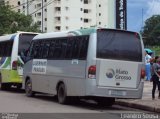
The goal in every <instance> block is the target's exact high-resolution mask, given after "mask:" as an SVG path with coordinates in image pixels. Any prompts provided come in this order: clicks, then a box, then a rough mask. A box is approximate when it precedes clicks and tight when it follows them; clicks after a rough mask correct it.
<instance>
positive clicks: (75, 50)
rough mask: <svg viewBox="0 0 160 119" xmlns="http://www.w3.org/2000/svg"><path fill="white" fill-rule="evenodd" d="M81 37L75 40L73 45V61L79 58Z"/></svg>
mask: <svg viewBox="0 0 160 119" xmlns="http://www.w3.org/2000/svg"><path fill="white" fill-rule="evenodd" d="M79 46H80V37H74V38H73V45H72V59H78V58H79V51H80V49H79V48H80V47H79Z"/></svg>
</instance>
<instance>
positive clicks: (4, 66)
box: [0, 32, 37, 90]
mask: <svg viewBox="0 0 160 119" xmlns="http://www.w3.org/2000/svg"><path fill="white" fill-rule="evenodd" d="M35 35H37V33H29V32H17V33H15V34H10V35H5V36H0V87H1V89H2V90H4V89H7V88H10V87H11V86H16V87H17V88H21V86H22V75H23V65H24V61H23V53H25V52H26V50H27V49H28V48H29V46H30V42H31V40H32V39H33V37H34V36H35Z"/></svg>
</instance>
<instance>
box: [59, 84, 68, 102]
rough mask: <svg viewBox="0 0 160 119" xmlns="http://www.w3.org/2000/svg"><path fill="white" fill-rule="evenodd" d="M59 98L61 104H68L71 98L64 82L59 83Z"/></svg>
mask: <svg viewBox="0 0 160 119" xmlns="http://www.w3.org/2000/svg"><path fill="white" fill-rule="evenodd" d="M56 89H57V98H58V102H59V103H60V104H67V103H68V101H69V97H68V96H67V89H66V85H65V83H64V82H63V81H60V82H58V83H57V87H56Z"/></svg>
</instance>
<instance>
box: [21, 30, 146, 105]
mask: <svg viewBox="0 0 160 119" xmlns="http://www.w3.org/2000/svg"><path fill="white" fill-rule="evenodd" d="M28 57H29V60H28V61H27V62H26V64H25V65H24V75H23V79H24V80H23V85H24V87H25V91H26V95H27V96H34V94H35V93H37V92H41V93H48V94H54V95H57V97H58V102H59V103H62V104H65V103H67V102H68V101H70V99H73V98H74V97H81V98H86V99H93V100H95V101H97V102H98V104H102V105H107V106H111V105H113V104H114V102H115V98H126V99H131V98H134V99H136V98H141V97H142V92H143V81H142V80H141V79H142V77H141V70H143V68H144V47H143V42H142V38H141V36H140V35H139V34H138V33H135V32H130V31H123V30H115V29H103V28H100V29H97V28H91V29H81V30H75V31H69V32H67V31H66V32H54V33H45V34H40V35H37V36H36V37H34V39H33V41H32V43H31V47H30V49H29V53H28Z"/></svg>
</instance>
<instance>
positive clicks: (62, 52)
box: [60, 38, 67, 59]
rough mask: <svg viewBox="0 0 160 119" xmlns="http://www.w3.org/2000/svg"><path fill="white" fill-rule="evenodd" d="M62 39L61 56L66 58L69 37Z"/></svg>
mask: <svg viewBox="0 0 160 119" xmlns="http://www.w3.org/2000/svg"><path fill="white" fill-rule="evenodd" d="M61 41H62V42H61V49H62V51H61V56H60V58H61V59H65V56H66V49H67V38H64V39H62V40H61Z"/></svg>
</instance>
